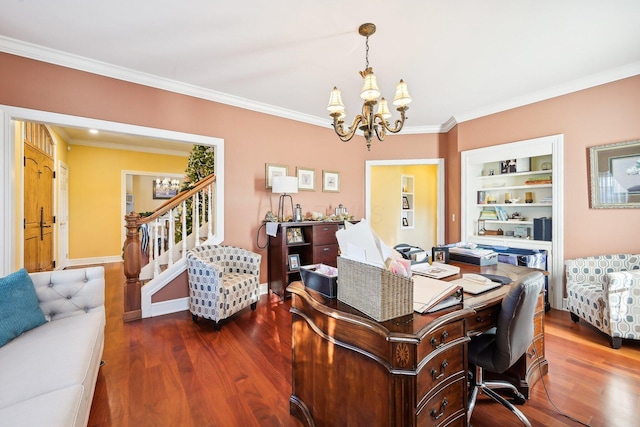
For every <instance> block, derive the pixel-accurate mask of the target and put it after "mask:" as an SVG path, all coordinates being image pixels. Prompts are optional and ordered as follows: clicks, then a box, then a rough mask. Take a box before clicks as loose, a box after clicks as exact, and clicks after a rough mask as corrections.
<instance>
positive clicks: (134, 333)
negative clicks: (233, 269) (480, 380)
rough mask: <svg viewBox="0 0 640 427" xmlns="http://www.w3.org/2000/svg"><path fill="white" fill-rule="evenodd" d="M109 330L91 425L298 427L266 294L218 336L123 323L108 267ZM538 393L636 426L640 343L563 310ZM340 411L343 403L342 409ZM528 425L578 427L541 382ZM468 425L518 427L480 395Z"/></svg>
mask: <svg viewBox="0 0 640 427" xmlns="http://www.w3.org/2000/svg"><path fill="white" fill-rule="evenodd" d="M105 271H106V309H107V328H106V338H105V349H104V356H103V359H104V361H105V362H106V363H105V365H104V366H103V367H102V368H101V369H100V373H99V375H98V382H97V385H96V391H95V395H94V399H93V406H92V408H91V416H90V419H89V426H96V427H97V426H100V427H106V426H113V427H116V426H117V427H145V426H154V427H157V426H171V427H177V426H180V427H183V426H184V427H188V426H194V427H195V426H197V427H206V426H220V427H233V426H242V427H245V426H295V427H299V426H301V423H300V422H299V421H298V420H297V419H296V418H294V417H293V416H291V415H289V395H290V393H291V315H290V314H289V307H290V303H289V302H280V301H279V300H278V298H277V297H274V296H267V295H264V296H263V297H262V298H261V300H260V302H259V303H258V308H257V310H256V311H255V312H252V311H250V310H249V309H246V310H244V311H242V312H240V313H238V314H237V315H236V316H235V317H233V318H232V319H230V320H228V321H226V322H224V323H223V325H222V329H221V330H220V332H216V331H215V330H214V328H213V323H212V322H207V321H203V320H201V321H199V322H198V323H193V322H192V320H191V316H190V314H189V313H188V312H182V313H176V314H170V315H165V316H159V317H156V318H151V319H143V320H140V321H135V322H130V323H123V322H122V314H123V283H124V274H123V272H122V264H121V263H115V264H106V265H105ZM545 322H546V324H545V328H546V331H545V332H546V355H547V359H548V361H549V374H548V375H547V376H545V378H544V380H545V384H546V388H547V389H548V391H549V394H550V395H551V398H552V400H553V402H554V403H555V405H556V406H557V407H558V408H559V409H560V410H561V411H563V412H565V413H567V414H570V415H571V416H573V417H575V418H577V419H579V420H581V421H583V422H584V423H587V424H589V425H591V426H592V427H617V426H620V427H623V426H624V427H628V426H634V425H640V342H638V341H623V345H622V348H621V349H619V350H613V349H611V348H610V347H609V345H608V344H607V340H606V338H605V337H604V335H602V334H600V333H599V332H598V331H596V330H595V329H593V328H591V327H589V326H588V325H586V324H584V323H579V324H574V323H572V322H571V321H570V319H569V315H568V313H566V312H561V311H556V310H552V311H551V312H549V313H547V314H546V317H545ZM345 404H347V403H346V402H345ZM520 408H521V409H522V411H523V412H524V413H525V414H526V415H527V417H528V418H529V420H530V421H531V423H532V424H533V425H534V426H552V427H554V426H557V427H561V426H577V425H579V424H578V423H575V422H573V421H571V420H569V419H567V418H565V417H562V416H560V415H558V414H557V412H556V411H555V409H554V408H553V406H552V404H551V403H549V401H548V399H547V395H546V392H545V387H544V385H543V383H542V382H538V383H537V384H536V385H535V386H534V387H533V390H532V396H531V399H530V400H529V401H527V403H526V404H525V405H523V406H521V407H520ZM471 421H472V425H473V426H474V427H495V426H512V425H513V426H518V425H521V424H520V423H519V421H518V420H517V418H515V417H514V416H513V415H512V414H511V413H510V412H509V411H507V410H506V409H505V408H503V407H502V406H500V405H498V404H496V403H493V401H491V400H488V399H487V398H486V397H485V396H481V397H480V398H479V399H478V404H477V406H476V408H475V410H474V413H473V417H472V420H471Z"/></svg>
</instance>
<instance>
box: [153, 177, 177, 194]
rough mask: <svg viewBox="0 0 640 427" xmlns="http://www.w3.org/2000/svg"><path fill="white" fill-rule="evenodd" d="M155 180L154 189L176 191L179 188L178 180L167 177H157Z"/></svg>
mask: <svg viewBox="0 0 640 427" xmlns="http://www.w3.org/2000/svg"><path fill="white" fill-rule="evenodd" d="M155 181H156V191H162V192H166V191H172V192H173V191H178V190H179V189H180V180H178V179H169V178H158V179H156V180H155Z"/></svg>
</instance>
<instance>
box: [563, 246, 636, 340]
mask: <svg viewBox="0 0 640 427" xmlns="http://www.w3.org/2000/svg"><path fill="white" fill-rule="evenodd" d="M565 266H566V275H567V294H568V298H567V305H568V309H569V311H570V312H571V313H572V317H573V318H574V320H576V321H577V320H578V319H584V320H586V321H587V322H589V323H590V324H591V325H593V326H595V327H596V328H598V329H599V330H601V331H602V332H604V333H605V334H607V335H609V336H610V337H611V339H612V346H613V347H619V345H620V342H621V339H622V338H627V339H640V255H632V254H618V255H602V256H592V257H586V258H577V259H573V260H568V261H566V263H565Z"/></svg>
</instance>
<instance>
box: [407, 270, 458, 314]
mask: <svg viewBox="0 0 640 427" xmlns="http://www.w3.org/2000/svg"><path fill="white" fill-rule="evenodd" d="M461 289H462V287H461V286H459V285H457V284H455V283H453V282H445V281H443V280H437V279H431V278H429V277H424V276H418V275H416V276H413V309H414V311H417V312H418V313H432V312H434V311H437V310H442V309H444V308H447V307H452V306H454V305H456V304H459V303H461V302H462V293H461V292H460V290H461Z"/></svg>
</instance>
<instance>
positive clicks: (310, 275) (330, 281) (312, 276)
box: [300, 264, 338, 298]
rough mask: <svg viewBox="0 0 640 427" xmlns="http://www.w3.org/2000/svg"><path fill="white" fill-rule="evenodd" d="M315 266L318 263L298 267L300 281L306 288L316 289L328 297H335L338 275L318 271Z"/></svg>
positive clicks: (336, 294)
mask: <svg viewBox="0 0 640 427" xmlns="http://www.w3.org/2000/svg"><path fill="white" fill-rule="evenodd" d="M316 268H318V264H311V265H303V266H301V267H300V277H301V278H302V283H304V285H305V286H306V287H307V288H309V289H313V290H314V291H318V292H320V293H321V294H322V295H324V296H326V297H328V298H336V297H337V296H338V277H337V276H327V275H326V274H322V273H319V272H317V271H316Z"/></svg>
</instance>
